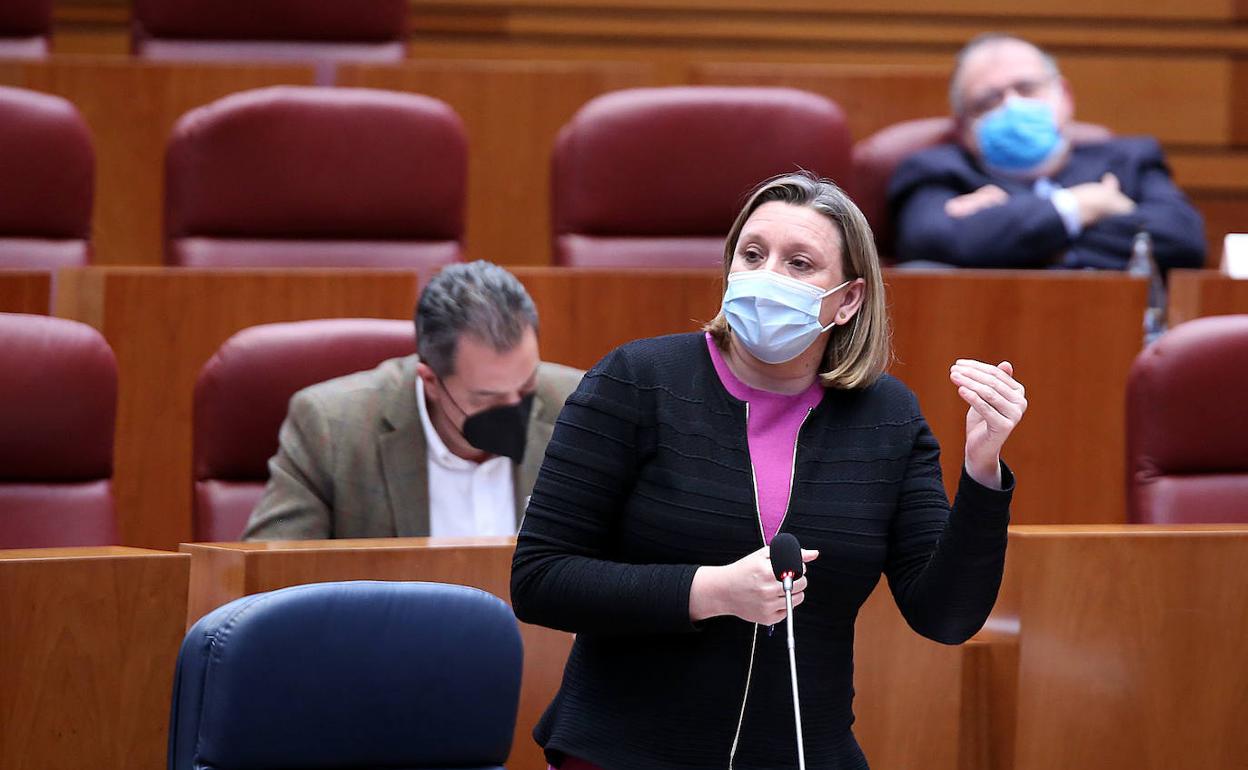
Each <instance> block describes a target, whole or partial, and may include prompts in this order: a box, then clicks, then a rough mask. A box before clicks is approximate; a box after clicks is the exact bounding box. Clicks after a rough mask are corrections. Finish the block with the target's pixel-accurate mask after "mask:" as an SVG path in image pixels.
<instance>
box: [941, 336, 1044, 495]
mask: <svg viewBox="0 0 1248 770" xmlns="http://www.w3.org/2000/svg"><path fill="white" fill-rule="evenodd" d="M949 379H950V380H951V381H952V382H953V384H954V385H957V386H958V395H959V396H961V398H962V400H963V401H965V402H966V403H967V404H969V405H970V408H969V409H968V410H967V411H966V472H967V473H968V474H970V476H971V478H973V479H975V480H976V481H978V482H979V483H980V484H983V485H984V486H986V487H993V488H995V489H1000V488H1001V448H1002V447H1003V446H1004V445H1005V440H1006V439H1007V438H1009V437H1010V433H1011V432H1012V431H1013V430H1014V427H1015V426H1016V425H1018V422H1019V420H1021V419H1022V418H1023V413H1024V412H1026V411H1027V398H1026V391H1025V389H1024V388H1023V386H1022V385H1021V384H1020V383H1019V382H1018V380H1015V379H1014V365H1013V364H1011V363H1010V362H1009V361H1002V362H1001V363H999V364H997V365H996V366H992V365H991V364H985V363H984V362H982V361H975V360H972V359H969V358H959V359H958V360H957V361H955V362H954V364H953V366H952V367H950V370H949Z"/></svg>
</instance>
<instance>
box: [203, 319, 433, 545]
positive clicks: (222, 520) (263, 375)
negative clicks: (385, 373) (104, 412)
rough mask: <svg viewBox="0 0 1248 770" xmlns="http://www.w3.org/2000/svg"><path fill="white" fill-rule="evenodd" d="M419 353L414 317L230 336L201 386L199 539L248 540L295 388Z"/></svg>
mask: <svg viewBox="0 0 1248 770" xmlns="http://www.w3.org/2000/svg"><path fill="white" fill-rule="evenodd" d="M414 352H416V337H415V329H414V328H413V326H412V322H411V321H387V320H380V319H373V318H346V319H331V320H323V321H296V322H294V323H278V324H266V325H264V326H253V327H251V328H250V329H244V330H242V331H241V332H239V333H238V334H235V335H234V336H233V337H230V338H229V339H228V340H226V341H225V343H224V344H223V345H222V346H221V348H220V349H219V350H218V351H217V353H216V355H214V356H213V357H212V358H211V359H209V361H208V363H206V364H204V368H203V369H202V370H201V371H200V373H199V380H198V381H197V382H196V383H195V399H194V403H195V407H194V434H195V438H194V441H195V448H194V466H195V496H194V497H195V507H194V537H195V539H196V540H197V541H201V542H205V541H221V540H237V539H239V537H240V536H242V533H243V529H244V527H245V526H246V524H247V518H248V517H249V516H250V515H251V510H252V508H254V507H255V505H256V503H257V502H258V501H259V500H260V495H261V493H262V492H263V491H264V485H265V482H267V481H268V479H269V467H268V462H269V458H270V457H272V456H273V455H275V454H276V453H277V434H278V429H279V428H280V427H281V425H282V420H284V419H285V418H286V408H287V405H288V403H289V401H290V397H291V396H293V395H294V394H295V392H296V391H299V390H301V389H303V388H305V387H307V386H309V385H314V384H316V383H318V382H323V381H325V380H329V379H333V378H334V377H339V376H342V375H344V374H350V373H352V372H358V371H363V370H365V369H371V368H373V367H374V366H376V365H377V364H379V363H381V362H382V361H385V360H386V359H389V358H397V357H399V356H406V355H410V354H412V353H414Z"/></svg>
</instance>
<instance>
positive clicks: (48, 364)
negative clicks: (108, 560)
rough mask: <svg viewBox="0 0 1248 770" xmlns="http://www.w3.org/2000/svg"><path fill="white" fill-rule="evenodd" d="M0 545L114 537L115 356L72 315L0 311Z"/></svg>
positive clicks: (97, 542)
mask: <svg viewBox="0 0 1248 770" xmlns="http://www.w3.org/2000/svg"><path fill="white" fill-rule="evenodd" d="M0 341H3V343H2V344H0V548H48V547H53V546H72V545H108V544H111V543H116V542H117V524H116V517H115V515H114V509H113V496H112V480H111V479H112V475H113V422H114V418H115V416H116V409H117V362H116V359H114V357H113V351H112V349H111V348H109V346H108V343H107V342H105V341H104V338H103V337H102V336H101V335H100V333H99V332H97V331H96V330H95V329H92V328H91V327H90V326H87V325H86V324H82V323H78V322H77V321H69V320H65V319H62V318H50V317H47V316H38V315H22V314H17V313H0Z"/></svg>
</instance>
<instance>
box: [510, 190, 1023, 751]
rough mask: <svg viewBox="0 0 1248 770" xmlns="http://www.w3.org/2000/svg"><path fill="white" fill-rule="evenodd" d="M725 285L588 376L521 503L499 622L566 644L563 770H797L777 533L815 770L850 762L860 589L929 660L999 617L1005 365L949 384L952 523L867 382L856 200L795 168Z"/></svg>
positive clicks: (554, 744) (556, 743) (869, 292)
mask: <svg viewBox="0 0 1248 770" xmlns="http://www.w3.org/2000/svg"><path fill="white" fill-rule="evenodd" d="M724 273H725V278H726V281H725V284H726V287H725V290H724V295H723V305H722V308H721V310H720V313H719V315H718V316H716V318H715V319H714V320H713V321H711V322H710V323H709V324H708V325H707V326H706V328H705V330H704V331H703V332H702V333H695V334H678V335H673V336H667V337H658V338H654V339H646V340H638V341H636V342H632V343H629V344H627V345H624V346H622V347H620V348H618V349H616V350H615V351H613V352H611V353H610V354H608V355H607V356H606V357H605V358H604V359H603V360H602V361H600V362H599V363H598V364H597V365H596V366H595V367H594V368H593V369H592V370H591V371H590V372H589V373H588V374H586V375H585V378H584V380H583V381H582V382H581V385H580V387H579V388H578V389H577V391H576V392H575V393H573V394H572V396H570V397H569V398H568V401H567V404H566V405H565V407H564V410H563V413H562V414H561V416H560V418H559V422H558V425H557V427H556V428H555V432H554V436H553V438H552V439H551V442H550V444H549V446H548V448H547V452H546V458H545V462H544V463H543V465H542V468H541V472H540V473H539V475H538V478H537V483H536V485H535V487H534V489H533V496H532V498H531V500H530V501H529V507H528V512H527V515H526V516H525V519H524V524H523V526H522V527H521V531H520V535H519V540H518V543H517V546H516V553H515V560H514V562H513V565H512V579H511V592H512V600H513V603H514V606H515V610H516V614H517V616H518V617H519V618H520V619H521V620H524V621H526V622H529V623H537V624H540V625H544V626H550V627H552V628H557V629H562V630H565V631H571V632H574V633H575V634H576V641H575V643H574V644H573V647H572V652H571V655H570V656H569V658H568V662H567V667H566V669H565V671H564V676H563V683H562V685H561V687H560V690H559V693H558V694H557V695H556V697H555V699H554V702H553V703H551V705H550V707H549V708H548V709H547V711H546V713H545V715H544V716H543V717H542V720H541V722H540V723H539V724H538V726H537V728H536V730H535V731H534V736H535V738H536V739H537V741H538V742H539V743H540V744H541V745H542V746H543V747H544V748H545V752H546V756H547V758H548V759H549V761H550V763H551V765H552V766H554V767H558V768H561V770H586V769H589V770H593V769H594V768H601V769H602V770H642V769H644V770H698V769H700V768H736V770H773V769H774V768H789V767H796V766H797V751H796V748H795V740H796V730H795V727H794V717H793V702H792V694H791V690H790V679H789V670H788V653H787V649H786V645H785V631H784V628H783V621H784V611H785V600H784V595H783V591H782V590H781V588H780V584H779V583H778V582H777V581H776V579H775V577H774V576H773V574H772V569H771V566H770V563H769V560H768V555H767V554H768V551H767V544H768V543H769V542H770V541H771V539H772V538H773V537H774V536H775V535H776V534H777V533H778V532H789V533H792V534H793V535H795V536H796V537H797V539H798V540H799V541H800V542H801V544H802V545H803V546H804V547H805V548H806V549H809V550H803V551H802V559H803V561H805V562H807V565H806V567H807V569H806V575H805V577H802V578H801V579H800V580H797V581H796V584H795V585H794V590H793V603H794V605H795V606H796V605H799V604H800V605H801V606H802V607H803V609H802V610H801V612H800V615H801V622H800V623H796V624H795V633H796V649H797V668H798V670H799V671H800V673H801V694H800V700H801V709H802V730H803V737H804V742H805V755H806V761H807V762H806V764H807V767H809V768H812V770H815V769H819V770H834V769H835V770H847V769H849V768H866V767H867V762H866V759H865V758H864V756H863V754H862V751H861V750H860V749H859V747H858V744H857V742H856V741H855V739H854V736H853V732H852V730H851V725H852V722H853V712H852V709H851V703H852V700H853V640H854V619H855V617H856V615H857V613H858V608H859V607H860V606H861V605H862V603H863V602H864V601H865V600H866V598H867V596H868V595H869V594H870V593H871V591H872V590H873V588H874V587H875V585H876V583H877V582H878V581H879V578H880V574H881V573H883V574H884V575H886V576H887V578H888V583H889V587H890V588H891V589H892V593H893V597H894V599H895V600H896V602H897V606H898V607H899V608H900V610H901V612H902V614H903V615H904V616H905V618H906V620H907V621H908V622H909V624H910V626H912V627H913V628H914V629H915V630H916V631H918V632H919V633H921V634H923V635H924V636H926V637H929V638H931V639H934V640H936V641H939V642H944V643H948V644H957V643H960V642H963V641H965V640H966V639H968V638H969V637H970V636H971V635H972V634H974V633H975V632H976V631H978V630H979V628H980V626H981V625H982V624H983V622H984V620H985V619H986V618H987V616H988V613H989V611H990V610H991V609H992V605H993V602H994V601H995V600H996V594H997V588H998V586H999V585H1000V581H1001V571H1002V566H1003V564H1004V560H1005V545H1006V525H1007V523H1008V521H1009V502H1010V496H1011V492H1012V490H1013V486H1014V479H1013V475H1012V474H1011V473H1010V471H1009V469H1008V468H1006V467H1005V465H1004V464H1003V463H1002V462H1001V459H1000V454H1001V448H1002V445H1003V444H1004V443H1005V440H1006V438H1007V437H1008V436H1009V434H1010V432H1011V431H1012V430H1013V429H1014V426H1015V425H1016V424H1017V423H1018V421H1019V419H1020V418H1021V417H1022V415H1023V412H1024V411H1025V410H1026V408H1027V402H1026V400H1025V398H1024V394H1023V387H1022V386H1021V385H1019V384H1018V382H1016V381H1015V380H1014V378H1013V376H1012V375H1013V370H1012V367H1011V366H1010V364H1009V363H1008V362H1003V363H1001V364H999V365H997V366H992V365H989V364H985V363H981V362H978V361H971V360H959V361H957V362H954V363H953V364H952V366H951V369H950V375H949V376H950V380H951V381H952V384H953V386H954V387H956V388H957V392H958V395H959V396H960V397H961V398H962V399H963V400H965V401H966V402H967V404H968V405H969V409H968V411H967V419H966V454H965V457H966V459H965V463H964V465H963V473H962V478H961V480H960V482H959V486H958V494H957V497H956V500H955V501H954V503H953V506H952V507H951V506H950V505H949V500H948V497H947V496H946V494H945V491H944V486H943V483H942V481H941V474H940V448H939V446H938V445H937V443H936V439H935V438H934V437H933V436H932V433H931V431H930V430H929V429H928V426H927V423H926V421H925V420H924V419H923V415H922V414H921V413H920V412H919V406H918V403H917V401H916V399H915V397H914V394H913V393H911V392H910V391H909V390H908V389H907V388H906V387H905V386H904V385H902V384H901V382H899V381H898V380H896V379H895V378H893V377H891V376H890V375H887V374H885V373H884V369H885V367H886V366H887V365H888V363H889V361H890V358H891V349H890V342H889V339H890V338H889V329H888V318H887V314H886V307H885V297H884V285H883V281H882V278H881V274H880V266H879V259H878V257H877V256H876V252H875V246H874V243H873V241H872V238H871V231H870V228H869V227H868V225H867V223H866V220H865V219H864V217H863V216H862V213H861V212H860V211H859V210H858V208H857V207H856V206H855V205H854V204H853V202H851V201H850V200H849V198H848V197H847V196H846V195H845V194H844V193H843V192H842V191H841V190H840V189H839V188H837V187H836V186H835V185H834V184H832V183H831V182H829V181H827V180H820V179H816V178H815V177H813V176H809V175H806V174H790V175H787V176H782V177H777V178H775V179H772V180H769V181H767V182H765V183H763V184H762V185H761V186H760V187H759V188H758V189H756V190H755V191H754V193H753V194H752V196H751V197H750V199H749V202H748V203H747V204H746V206H745V208H744V210H742V211H741V213H740V214H739V215H738V216H737V219H736V221H735V222H734V224H733V226H732V230H731V232H730V233H729V235H728V240H727V243H726V245H725V248H724ZM777 624H781V625H780V628H779V629H777V627H776V626H777Z"/></svg>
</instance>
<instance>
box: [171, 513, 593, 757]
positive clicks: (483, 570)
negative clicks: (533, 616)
mask: <svg viewBox="0 0 1248 770" xmlns="http://www.w3.org/2000/svg"><path fill="white" fill-rule="evenodd" d="M181 550H182V551H183V552H184V553H189V554H190V555H191V593H190V597H191V598H190V602H189V607H188V614H187V625H188V626H189V625H190V624H191V623H193V622H194V621H196V620H198V619H199V618H200V617H202V616H203V615H204V614H206V613H208V612H210V611H211V610H213V609H214V608H216V607H219V606H221V605H222V604H225V603H226V602H228V601H231V600H233V599H236V598H238V597H240V596H246V595H248V594H253V593H259V592H261V591H271V590H273V589H276V588H285V587H286V586H292V585H300V584H303V583H318V582H326V581H335V580H427V581H434V582H439V583H458V584H461V585H469V586H474V587H476V588H480V589H482V590H484V591H488V592H490V593H492V594H494V595H495V596H497V597H499V598H500V599H502V600H504V601H506V602H508V603H510V602H511V591H510V581H511V554H512V551H514V550H515V539H514V538H510V537H506V538H474V539H467V538H458V539H453V538H444V539H431V538H388V539H384V540H325V541H303V542H289V543H204V544H194V545H188V544H184V545H182V546H181ZM520 636H521V638H522V639H523V640H524V678H523V681H522V684H521V689H520V712H519V717H518V718H517V721H516V737H515V741H514V743H513V744H512V749H511V758H510V761H508V763H507V767H508V768H509V769H510V770H545V767H546V762H545V760H544V759H543V758H542V754H541V751H540V750H539V749H538V747H537V744H536V743H534V742H533V738H532V732H533V726H534V725H535V724H536V723H537V720H538V718H539V717H540V716H541V714H542V711H543V710H544V709H545V708H546V706H547V705H548V704H549V703H550V701H551V699H552V698H553V697H554V695H555V692H556V691H557V690H558V688H559V682H560V679H561V678H562V676H563V664H564V661H565V660H566V659H567V655H568V650H569V649H570V648H571V646H572V637H571V635H570V634H566V633H562V632H559V631H552V630H550V629H548V628H540V627H538V626H530V625H528V624H524V623H522V624H521V625H520Z"/></svg>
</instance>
